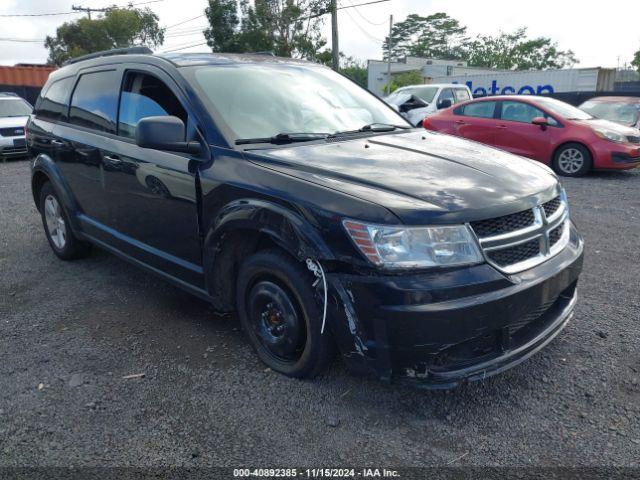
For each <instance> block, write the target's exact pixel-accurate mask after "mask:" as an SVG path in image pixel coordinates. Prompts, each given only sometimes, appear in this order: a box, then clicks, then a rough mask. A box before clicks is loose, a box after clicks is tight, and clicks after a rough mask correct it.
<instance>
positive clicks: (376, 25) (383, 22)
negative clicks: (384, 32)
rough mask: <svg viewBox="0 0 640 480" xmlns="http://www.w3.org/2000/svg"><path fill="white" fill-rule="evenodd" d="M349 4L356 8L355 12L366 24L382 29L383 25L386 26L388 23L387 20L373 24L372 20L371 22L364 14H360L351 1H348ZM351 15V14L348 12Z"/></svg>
mask: <svg viewBox="0 0 640 480" xmlns="http://www.w3.org/2000/svg"><path fill="white" fill-rule="evenodd" d="M347 2H349V5H351V6H352V7H354V9H353V10H354V12H356V13H357V14H358V16H359V17H360V18H362V19H363V20H364V21H365V22H367V23H369V24H371V25H373V26H374V27H380V26H381V25H385V24H386V23H387V20H386V19H385V20H384V21H382V22H380V23H375V22H372V21H371V20H369V19H368V18H367V17H365V16H364V15H363V14H362V13H360V10H358V9H357V8H355V6H354V5H353V3H352V2H351V0H347ZM347 13H349V12H347Z"/></svg>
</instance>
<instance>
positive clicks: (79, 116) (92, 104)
mask: <svg viewBox="0 0 640 480" xmlns="http://www.w3.org/2000/svg"><path fill="white" fill-rule="evenodd" d="M119 87H120V82H119V76H118V73H117V72H116V71H114V70H111V71H108V72H96V73H85V74H84V75H81V76H80V80H78V84H77V85H76V88H75V90H74V91H73V96H72V97H71V108H70V110H69V122H70V123H73V124H75V125H81V126H83V127H88V128H92V129H94V130H99V131H101V132H109V133H115V131H116V107H117V104H118V90H119Z"/></svg>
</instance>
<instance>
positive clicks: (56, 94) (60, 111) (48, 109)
mask: <svg viewBox="0 0 640 480" xmlns="http://www.w3.org/2000/svg"><path fill="white" fill-rule="evenodd" d="M73 80H74V77H68V78H63V79H61V80H58V81H57V82H53V83H52V84H51V85H50V86H49V88H47V91H46V92H45V94H44V96H42V97H41V98H40V99H39V101H38V105H37V107H36V116H37V117H38V118H44V119H46V120H59V119H60V118H62V117H65V116H66V110H67V101H68V100H69V93H71V89H72V88H73Z"/></svg>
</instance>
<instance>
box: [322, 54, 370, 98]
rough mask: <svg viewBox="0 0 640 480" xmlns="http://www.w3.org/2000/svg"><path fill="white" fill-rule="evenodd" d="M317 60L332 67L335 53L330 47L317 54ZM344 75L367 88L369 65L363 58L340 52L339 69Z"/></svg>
mask: <svg viewBox="0 0 640 480" xmlns="http://www.w3.org/2000/svg"><path fill="white" fill-rule="evenodd" d="M315 61H316V62H318V63H321V64H323V65H326V66H327V67H330V66H331V65H332V64H333V55H332V53H331V50H329V49H328V48H327V49H325V50H323V51H322V52H320V53H318V54H317V55H316V59H315ZM338 71H339V72H340V73H342V74H343V75H344V76H346V77H349V78H350V79H351V80H353V81H354V82H356V83H357V84H358V85H360V86H361V87H363V88H367V83H368V75H369V74H368V72H367V66H366V64H365V63H364V62H362V61H361V60H358V59H357V58H355V57H347V56H346V55H345V54H344V53H343V52H340V69H339V70H338Z"/></svg>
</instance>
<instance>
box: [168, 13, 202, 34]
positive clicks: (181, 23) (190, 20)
mask: <svg viewBox="0 0 640 480" xmlns="http://www.w3.org/2000/svg"><path fill="white" fill-rule="evenodd" d="M205 16H206V15H205V14H204V13H203V14H202V15H198V16H197V17H193V18H190V19H189V20H185V21H184V22H180V23H175V24H173V25H169V26H168V27H165V30H168V29H169V28H173V27H177V26H178V25H183V24H185V23H188V22H192V21H193V20H196V19H198V18H202V17H205Z"/></svg>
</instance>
